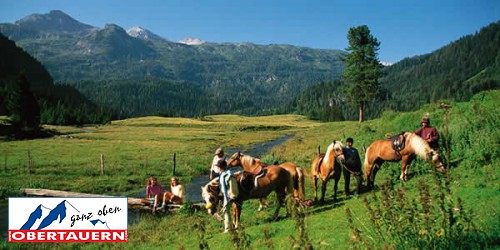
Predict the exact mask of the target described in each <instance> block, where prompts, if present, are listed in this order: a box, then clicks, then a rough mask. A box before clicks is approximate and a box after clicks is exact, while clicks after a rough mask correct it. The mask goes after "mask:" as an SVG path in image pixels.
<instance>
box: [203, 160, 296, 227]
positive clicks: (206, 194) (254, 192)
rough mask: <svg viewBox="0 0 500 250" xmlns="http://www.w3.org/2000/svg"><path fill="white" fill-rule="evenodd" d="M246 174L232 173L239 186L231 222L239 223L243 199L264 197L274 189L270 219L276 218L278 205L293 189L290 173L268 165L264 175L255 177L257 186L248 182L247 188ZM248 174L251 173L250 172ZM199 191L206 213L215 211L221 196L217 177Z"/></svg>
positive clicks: (236, 225)
mask: <svg viewBox="0 0 500 250" xmlns="http://www.w3.org/2000/svg"><path fill="white" fill-rule="evenodd" d="M247 175H248V173H245V172H243V173H241V172H239V173H235V174H234V176H235V177H236V180H237V182H238V188H239V196H238V198H237V199H236V200H235V201H234V203H233V223H234V225H235V227H236V228H237V227H238V225H239V221H240V215H241V208H242V205H243V201H245V200H249V199H260V198H264V197H267V196H268V195H269V194H270V193H271V192H272V191H274V192H275V193H276V197H277V200H278V203H277V206H276V210H275V211H274V214H273V217H271V219H272V220H276V219H277V218H278V214H279V210H280V207H281V206H282V205H283V204H284V202H285V198H286V195H287V194H288V193H291V192H292V191H291V190H292V189H293V183H292V179H291V178H290V173H288V171H286V170H285V169H283V168H281V167H279V166H274V165H271V166H268V167H267V169H266V173H265V175H264V176H262V177H261V178H258V179H257V186H255V187H254V186H253V184H250V186H251V188H249V185H248V179H245V178H244V177H245V176H247ZM250 176H252V175H251V174H250ZM245 182H246V183H245ZM201 191H202V192H201V193H202V197H203V200H205V203H206V207H207V209H208V213H209V214H212V215H213V214H214V213H215V212H216V211H217V208H216V206H217V205H218V204H219V201H220V200H221V199H222V196H221V195H220V187H219V179H218V178H216V179H213V180H212V181H211V182H209V183H208V184H207V185H205V186H202V187H201Z"/></svg>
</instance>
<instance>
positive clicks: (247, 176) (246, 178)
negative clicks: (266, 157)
mask: <svg viewBox="0 0 500 250" xmlns="http://www.w3.org/2000/svg"><path fill="white" fill-rule="evenodd" d="M267 166H268V165H265V164H262V165H260V166H259V167H257V168H255V170H254V171H253V172H246V171H243V173H242V175H241V179H240V181H239V183H240V186H241V188H243V190H245V191H247V193H249V192H250V191H251V190H252V189H254V188H256V187H257V186H258V179H259V178H261V177H263V176H264V175H266V173H267V169H266V167H267Z"/></svg>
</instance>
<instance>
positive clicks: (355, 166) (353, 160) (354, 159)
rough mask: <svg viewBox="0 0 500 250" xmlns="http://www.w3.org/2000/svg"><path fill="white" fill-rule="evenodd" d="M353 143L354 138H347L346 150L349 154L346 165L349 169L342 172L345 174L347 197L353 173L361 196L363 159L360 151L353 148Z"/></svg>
mask: <svg viewBox="0 0 500 250" xmlns="http://www.w3.org/2000/svg"><path fill="white" fill-rule="evenodd" d="M353 143H354V140H353V139H352V138H347V140H346V147H345V148H344V149H345V152H346V153H347V160H346V164H345V165H346V168H347V169H343V170H342V171H343V172H344V184H345V186H344V188H345V195H346V196H349V195H350V190H349V186H350V184H351V173H352V174H354V177H355V178H356V181H357V184H356V193H357V194H358V195H359V194H360V192H361V182H362V177H361V159H360V158H359V153H358V150H357V149H356V148H353V147H352V144H353Z"/></svg>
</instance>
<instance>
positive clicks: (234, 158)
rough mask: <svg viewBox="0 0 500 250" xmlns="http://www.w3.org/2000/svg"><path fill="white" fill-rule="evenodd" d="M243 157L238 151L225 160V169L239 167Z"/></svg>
mask: <svg viewBox="0 0 500 250" xmlns="http://www.w3.org/2000/svg"><path fill="white" fill-rule="evenodd" d="M242 157H243V154H242V153H240V151H238V152H236V153H234V154H233V155H231V157H230V158H229V159H228V160H227V167H228V168H232V167H237V166H241V165H242V164H241V158H242Z"/></svg>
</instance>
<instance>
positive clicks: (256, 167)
mask: <svg viewBox="0 0 500 250" xmlns="http://www.w3.org/2000/svg"><path fill="white" fill-rule="evenodd" d="M227 165H228V167H236V166H241V167H242V168H243V171H246V172H250V173H253V174H255V175H258V174H259V173H260V172H261V171H262V170H263V169H264V168H266V167H267V166H269V165H267V164H265V163H262V161H261V160H260V159H258V158H254V157H251V156H249V155H243V154H242V153H240V152H236V153H234V154H233V155H232V156H231V157H230V158H229V159H228V160H227ZM277 166H280V167H281V168H284V169H285V170H286V171H288V172H289V173H290V177H291V178H292V181H293V189H294V191H293V197H294V198H295V199H296V200H297V201H303V200H304V192H305V191H304V171H303V170H302V168H300V167H299V166H298V165H297V164H295V163H293V162H285V163H282V164H279V165H277ZM261 208H262V202H261V206H260V208H259V209H261ZM259 211H260V210H259Z"/></svg>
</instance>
